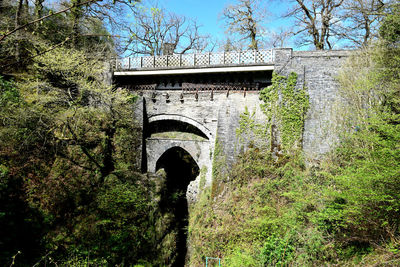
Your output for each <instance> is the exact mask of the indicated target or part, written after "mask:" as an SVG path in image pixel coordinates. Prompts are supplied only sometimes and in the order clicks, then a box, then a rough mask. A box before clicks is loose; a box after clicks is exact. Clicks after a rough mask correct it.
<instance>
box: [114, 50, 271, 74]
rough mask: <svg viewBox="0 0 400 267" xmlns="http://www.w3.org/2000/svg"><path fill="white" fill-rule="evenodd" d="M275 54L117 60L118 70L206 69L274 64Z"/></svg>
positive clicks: (230, 54) (180, 55) (266, 52)
mask: <svg viewBox="0 0 400 267" xmlns="http://www.w3.org/2000/svg"><path fill="white" fill-rule="evenodd" d="M274 60H275V53H274V50H273V49H270V50H258V51H257V50H246V51H234V52H210V53H201V54H174V55H165V56H144V57H126V58H121V59H117V60H116V69H117V70H140V69H159V68H181V67H205V66H224V65H248V64H273V63H274Z"/></svg>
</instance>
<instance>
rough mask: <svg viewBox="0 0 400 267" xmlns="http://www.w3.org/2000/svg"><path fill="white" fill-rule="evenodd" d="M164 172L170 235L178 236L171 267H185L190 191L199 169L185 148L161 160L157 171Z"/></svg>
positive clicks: (162, 201) (163, 207) (164, 210)
mask: <svg viewBox="0 0 400 267" xmlns="http://www.w3.org/2000/svg"><path fill="white" fill-rule="evenodd" d="M159 169H164V170H165V173H166V182H165V187H164V190H163V192H162V194H161V199H160V204H159V205H160V210H161V212H162V213H164V214H165V213H169V214H171V215H172V220H171V221H170V222H169V223H170V225H169V226H168V227H167V229H168V231H169V232H170V233H171V232H173V233H174V235H175V240H176V242H175V250H174V251H173V253H171V258H170V260H171V262H170V264H171V266H184V265H185V257H186V253H187V243H186V242H187V227H188V215H189V211H188V202H187V199H186V191H187V187H188V185H189V183H190V182H191V181H193V180H195V179H196V177H197V176H198V175H199V172H200V170H199V166H198V165H197V163H196V161H195V160H194V159H193V158H192V156H191V155H190V154H189V153H188V152H187V151H186V150H184V149H183V148H180V147H172V148H170V149H168V150H167V151H166V152H164V154H163V155H162V156H161V157H160V158H159V159H158V161H157V163H156V170H159Z"/></svg>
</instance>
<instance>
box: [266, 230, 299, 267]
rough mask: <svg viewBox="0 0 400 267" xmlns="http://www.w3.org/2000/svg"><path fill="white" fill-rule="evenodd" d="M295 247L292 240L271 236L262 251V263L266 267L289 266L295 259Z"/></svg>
mask: <svg viewBox="0 0 400 267" xmlns="http://www.w3.org/2000/svg"><path fill="white" fill-rule="evenodd" d="M293 252H294V246H293V245H292V244H290V239H289V238H288V237H286V238H285V239H282V238H280V237H276V236H274V235H271V236H269V237H268V238H267V239H266V240H265V242H264V246H263V248H262V250H261V261H262V263H263V265H264V266H287V265H288V264H289V263H290V262H291V260H292V258H293Z"/></svg>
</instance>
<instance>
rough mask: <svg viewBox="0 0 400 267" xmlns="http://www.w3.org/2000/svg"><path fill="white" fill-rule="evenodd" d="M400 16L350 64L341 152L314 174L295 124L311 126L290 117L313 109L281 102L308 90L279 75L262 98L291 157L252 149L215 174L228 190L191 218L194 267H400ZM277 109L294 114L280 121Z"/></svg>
mask: <svg viewBox="0 0 400 267" xmlns="http://www.w3.org/2000/svg"><path fill="white" fill-rule="evenodd" d="M396 10H397V9H395V10H394V12H393V14H392V15H389V16H387V17H386V19H385V21H384V23H383V24H382V27H381V31H380V34H381V40H380V42H378V43H376V44H374V45H373V46H370V47H369V48H368V49H364V50H361V51H359V52H358V53H356V54H355V55H354V56H353V57H351V58H350V60H349V62H348V64H347V65H346V66H345V67H344V69H343V71H342V72H341V74H340V76H339V77H338V79H339V82H340V85H341V93H342V96H343V97H344V99H346V100H347V103H346V104H344V105H343V106H340V107H338V110H337V112H338V120H337V124H338V133H339V134H340V136H341V138H340V143H338V144H337V149H336V150H335V151H332V153H330V154H329V155H327V156H326V158H325V159H324V160H323V161H322V162H321V163H320V164H318V165H315V164H306V162H305V160H304V159H303V158H302V156H301V151H299V150H295V151H294V152H293V151H292V150H290V149H288V145H290V146H295V145H296V142H298V141H299V139H300V138H301V131H302V124H301V123H293V122H295V121H297V122H302V121H301V120H300V121H299V120H284V119H282V118H281V116H282V117H284V116H285V117H287V118H301V117H302V116H301V115H302V114H304V113H303V112H304V111H305V110H306V107H307V104H303V107H304V108H301V109H299V108H293V109H290V108H289V109H286V108H287V107H292V106H289V105H285V103H286V102H285V101H282V102H280V101H279V97H276V95H277V94H281V95H282V97H281V98H283V97H284V96H285V90H286V89H287V88H288V87H289V88H291V92H292V95H293V93H294V94H295V95H296V94H298V92H299V91H298V90H299V89H295V88H294V87H293V86H288V84H289V85H290V82H288V83H287V82H286V80H285V78H283V77H279V78H278V77H277V76H276V75H275V76H274V77H275V78H274V80H273V84H272V86H270V87H269V88H266V89H264V91H262V92H261V99H262V100H264V101H266V102H265V104H264V111H265V112H266V114H267V117H268V118H270V120H269V121H273V120H275V121H278V122H279V123H278V124H277V126H278V131H280V132H281V133H282V134H281V137H280V138H281V142H282V143H283V144H284V146H286V147H285V150H283V151H282V154H281V155H280V156H279V157H273V156H272V155H271V153H270V152H268V150H266V149H260V148H259V147H257V146H254V144H253V145H252V146H251V147H249V149H248V150H247V152H245V153H244V154H242V155H241V156H240V158H239V159H238V162H237V163H236V165H235V166H234V168H233V169H232V170H231V171H230V172H229V173H227V174H226V173H219V172H216V174H217V175H219V176H218V177H214V181H221V180H222V181H224V182H223V183H221V182H218V184H216V185H215V187H217V188H214V187H213V190H208V191H204V192H203V193H202V196H201V199H200V201H199V202H198V203H196V205H195V206H194V207H192V209H191V212H190V224H189V233H190V242H191V260H190V265H193V266H200V265H201V264H202V262H204V260H205V257H219V258H221V259H222V263H223V265H224V266H326V265H337V266H356V265H357V266H397V265H399V264H400V217H399V214H400V212H399V209H400V206H399V203H400V187H399V185H400V171H399V170H400V146H399V144H400V106H399V104H400V91H399V88H400V79H399V78H400V77H399V73H400V65H399V63H400V47H399V44H400V35H399V32H398V29H399V26H400V25H399V22H400V20H399V19H400V16H399V12H398V10H397V11H396ZM293 75H294V74H293ZM289 79H291V78H290V77H289ZM296 92H297V93H296ZM271 96H272V97H271ZM273 96H275V97H273ZM301 99H306V98H304V96H301ZM289 103H290V101H289ZM301 103H302V102H301V101H300V102H297V104H298V105H300V104H301ZM269 107H274V110H279V109H280V108H281V107H282V108H284V109H285V110H286V111H287V113H282V112H276V113H277V114H272V116H271V109H269ZM294 107H296V106H294ZM299 110H301V111H302V112H300V113H297V112H298V111H299ZM303 122H304V121H303ZM242 123H244V125H242V126H243V128H245V129H251V130H254V131H255V133H254V136H257V133H263V134H265V132H267V133H268V134H271V131H268V129H267V130H266V131H260V130H259V129H260V127H265V125H261V126H260V125H255V124H254V121H252V120H251V116H250V114H247V115H246V114H244V116H242ZM267 125H268V124H267ZM288 126H290V128H293V131H292V133H293V135H292V136H291V137H290V139H286V138H285V135H286V134H287V132H286V131H285V127H288ZM296 127H297V128H296ZM298 130H300V134H298ZM238 133H240V131H238ZM271 138H272V137H271ZM287 140H290V143H288V142H287ZM272 145H273V144H272V143H271V146H272ZM290 146H289V148H290ZM275 155H276V154H275ZM215 192H218V193H217V194H215Z"/></svg>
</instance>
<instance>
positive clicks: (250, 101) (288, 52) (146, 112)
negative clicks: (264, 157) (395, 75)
mask: <svg viewBox="0 0 400 267" xmlns="http://www.w3.org/2000/svg"><path fill="white" fill-rule="evenodd" d="M349 54H350V52H348V51H323V52H320V51H293V50H292V49H273V50H265V51H241V52H227V53H224V52H221V53H205V54H190V55H165V56H160V57H136V58H125V59H121V60H118V61H117V62H116V64H115V65H116V66H115V69H114V72H113V82H114V83H115V84H116V85H117V86H118V87H124V88H128V89H129V90H132V91H134V92H135V93H137V94H139V95H140V100H139V101H138V102H137V107H136V114H137V119H138V121H139V123H140V124H141V126H142V127H141V128H142V137H143V145H142V157H141V159H140V161H141V166H142V170H143V171H144V172H146V171H148V172H156V171H157V169H158V168H159V167H160V166H164V165H162V164H161V163H160V159H161V158H163V155H166V153H167V154H168V152H169V151H171V150H173V149H174V148H180V149H182V150H183V151H186V152H187V154H188V155H190V157H191V158H192V159H193V160H194V162H196V164H197V167H198V170H199V173H197V174H198V177H197V178H196V179H195V181H192V182H191V184H190V186H189V189H188V190H189V191H191V192H192V193H193V194H194V195H196V192H197V191H199V190H201V188H199V186H200V184H204V185H210V184H211V183H212V164H213V158H214V152H215V151H214V150H215V146H216V143H218V144H219V146H220V147H221V149H222V152H223V153H224V155H225V157H226V164H227V166H230V165H231V164H232V163H233V162H234V161H235V158H236V156H237V155H238V153H239V152H240V150H241V148H242V147H243V144H239V143H238V139H237V138H236V129H237V128H238V126H239V119H240V115H241V114H242V113H243V112H244V111H245V110H246V109H247V110H249V111H250V112H254V118H255V119H256V120H258V121H260V122H262V121H263V119H264V115H263V113H262V112H261V109H260V101H259V90H261V89H262V88H264V87H266V86H268V85H270V84H271V77H272V72H273V71H276V72H278V73H280V74H283V75H287V74H288V73H290V72H296V73H297V74H298V77H299V79H298V85H299V86H302V85H305V86H306V88H307V91H308V94H309V97H310V109H309V111H308V114H307V117H306V122H305V129H304V136H303V149H304V152H305V154H306V156H307V157H308V158H318V157H319V156H321V155H322V154H324V153H326V152H328V151H329V150H330V148H331V147H332V144H333V143H334V141H335V138H336V137H335V135H334V134H333V132H334V131H333V128H334V125H333V124H332V116H333V114H334V106H335V105H334V102H335V100H337V99H339V93H338V86H337V83H336V80H335V77H336V75H337V74H338V70H339V68H340V66H341V64H342V63H343V62H344V59H346V58H347V57H348V56H349ZM266 142H267V140H266ZM201 177H204V179H205V182H204V183H202V182H201V181H200V180H201Z"/></svg>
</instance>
